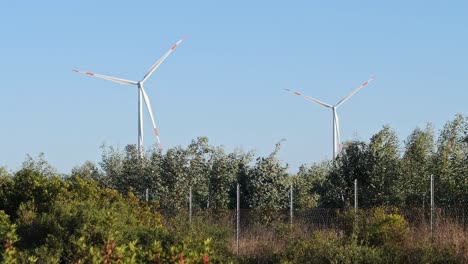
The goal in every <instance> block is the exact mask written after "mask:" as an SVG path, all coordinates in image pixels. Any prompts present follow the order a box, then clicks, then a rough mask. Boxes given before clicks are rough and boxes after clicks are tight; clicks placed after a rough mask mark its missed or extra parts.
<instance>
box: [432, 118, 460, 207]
mask: <svg viewBox="0 0 468 264" xmlns="http://www.w3.org/2000/svg"><path fill="white" fill-rule="evenodd" d="M467 131H468V118H467V117H463V116H462V115H456V116H455V118H454V120H452V121H448V122H447V123H446V124H445V126H444V128H443V129H442V131H441V133H440V135H439V138H438V140H437V152H436V155H435V162H434V164H435V166H434V175H435V176H436V178H437V184H436V187H437V189H436V190H437V197H438V202H439V203H441V204H460V203H464V202H466V201H467V199H468V176H467V175H468V171H467V170H466V168H467V165H466V155H467V153H468V144H467V143H466V142H463V140H464V138H465V133H466V132H467Z"/></svg>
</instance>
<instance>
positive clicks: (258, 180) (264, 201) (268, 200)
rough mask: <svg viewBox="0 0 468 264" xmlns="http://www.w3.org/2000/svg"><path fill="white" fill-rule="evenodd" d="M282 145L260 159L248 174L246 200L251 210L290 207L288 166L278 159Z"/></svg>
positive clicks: (277, 145) (278, 145)
mask: <svg viewBox="0 0 468 264" xmlns="http://www.w3.org/2000/svg"><path fill="white" fill-rule="evenodd" d="M280 147H281V143H277V144H276V148H275V150H274V151H273V152H272V153H271V154H270V155H269V156H268V157H266V158H264V157H259V158H257V162H256V164H255V166H254V167H253V168H252V169H250V170H249V171H248V173H247V178H246V186H245V187H246V191H247V193H246V199H247V202H248V205H249V207H250V208H258V209H261V210H279V209H284V208H287V206H288V190H289V186H288V184H287V178H288V173H287V166H284V167H283V166H282V165H281V162H280V161H279V160H278V159H277V158H276V155H277V154H278V151H279V150H280Z"/></svg>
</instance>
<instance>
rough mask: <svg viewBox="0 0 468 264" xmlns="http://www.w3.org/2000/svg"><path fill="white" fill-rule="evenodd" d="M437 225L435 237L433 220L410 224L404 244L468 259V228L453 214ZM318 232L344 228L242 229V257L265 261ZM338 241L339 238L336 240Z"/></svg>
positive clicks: (279, 226)
mask: <svg viewBox="0 0 468 264" xmlns="http://www.w3.org/2000/svg"><path fill="white" fill-rule="evenodd" d="M437 219H439V220H438V221H437V225H436V227H435V232H434V238H433V239H432V236H431V230H430V224H429V223H427V222H422V223H421V222H420V223H418V224H417V226H415V225H412V226H410V230H409V232H408V233H407V235H406V236H405V242H404V245H403V246H404V247H405V248H407V249H414V248H417V247H420V246H423V245H430V244H431V243H433V245H434V246H435V247H436V248H446V249H447V248H449V249H452V250H454V251H455V252H456V253H457V255H459V256H463V257H464V259H465V261H466V263H468V229H467V228H465V227H464V226H463V224H460V223H458V222H456V221H454V220H452V219H450V218H442V216H438V217H437ZM314 232H321V233H324V234H325V233H326V234H327V235H333V236H334V237H336V238H342V237H343V232H342V231H341V230H339V229H338V228H335V229H326V228H323V227H313V226H311V225H309V224H307V223H301V222H298V223H295V224H294V226H293V229H292V230H291V229H290V226H289V224H285V223H278V224H271V225H269V226H262V225H254V226H251V227H245V228H243V229H242V232H241V235H240V243H239V252H240V257H241V258H242V259H250V260H255V262H256V263H263V262H262V260H263V259H268V258H269V257H271V256H272V255H274V254H275V253H278V252H281V251H282V250H284V248H285V247H286V245H287V243H288V240H291V239H300V238H306V239H307V238H310V237H311V236H312V234H313V233H314ZM335 241H336V240H335ZM229 248H230V252H231V253H232V254H233V255H236V253H237V243H236V237H235V235H234V236H233V237H232V239H231V243H230V247H229Z"/></svg>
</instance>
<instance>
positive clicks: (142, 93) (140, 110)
mask: <svg viewBox="0 0 468 264" xmlns="http://www.w3.org/2000/svg"><path fill="white" fill-rule="evenodd" d="M184 39H185V36H184V37H182V38H181V39H180V40H179V41H177V43H176V44H174V45H173V46H172V47H171V48H170V49H169V50H168V51H167V52H166V53H165V54H164V55H163V56H162V57H161V58H159V60H157V61H156V62H155V63H154V64H153V66H151V68H150V69H149V70H148V72H147V73H146V74H145V76H143V79H141V80H140V81H138V82H136V81H130V80H125V79H121V78H116V77H111V76H106V75H101V74H97V73H92V72H83V71H79V70H73V71H74V72H78V73H81V74H85V75H89V76H93V77H97V78H101V79H104V80H108V81H113V82H116V83H120V84H127V85H136V86H137V87H138V153H139V154H140V155H141V153H142V150H143V105H142V103H141V99H142V98H143V99H144V101H145V104H146V108H147V109H148V113H149V116H150V118H151V122H152V123H153V130H154V134H155V135H156V139H157V141H158V146H159V147H160V148H161V141H160V140H159V132H158V129H157V128H156V122H155V121H154V116H153V110H152V108H151V102H150V100H149V98H148V95H147V94H146V91H145V89H144V88H143V84H144V83H145V81H146V80H148V78H149V77H150V76H151V74H153V72H154V71H155V70H156V69H157V68H158V67H159V65H161V63H162V62H163V61H164V60H165V59H166V58H167V57H168V56H169V54H171V53H172V52H173V51H174V50H175V49H176V48H177V46H179V44H180V43H181V42H182V41H183V40H184Z"/></svg>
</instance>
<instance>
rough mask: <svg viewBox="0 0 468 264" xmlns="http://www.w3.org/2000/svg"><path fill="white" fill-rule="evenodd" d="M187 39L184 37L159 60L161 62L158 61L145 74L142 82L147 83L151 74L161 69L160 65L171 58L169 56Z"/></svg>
mask: <svg viewBox="0 0 468 264" xmlns="http://www.w3.org/2000/svg"><path fill="white" fill-rule="evenodd" d="M184 39H185V36H183V37H182V38H181V39H180V40H179V41H177V43H176V44H174V45H173V46H172V47H171V48H170V49H169V50H168V51H167V52H166V53H165V54H164V55H163V56H162V57H161V58H159V60H157V61H156V62H155V63H154V64H153V66H151V68H150V69H149V71H148V72H147V73H146V74H145V76H144V77H143V80H141V82H145V81H146V80H147V79H148V78H149V77H150V76H151V74H153V72H154V71H155V70H156V69H157V68H158V67H159V65H161V63H162V62H163V61H164V60H165V59H166V58H167V57H168V56H169V54H171V53H172V52H173V51H174V50H175V49H176V48H177V46H179V44H180V43H181V42H182V41H183V40H184Z"/></svg>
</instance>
